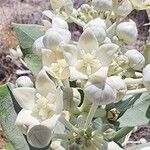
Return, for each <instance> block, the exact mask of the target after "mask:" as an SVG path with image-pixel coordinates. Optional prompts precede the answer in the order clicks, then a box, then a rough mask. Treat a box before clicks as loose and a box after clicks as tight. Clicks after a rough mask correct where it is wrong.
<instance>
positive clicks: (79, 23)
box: [70, 16, 85, 27]
mask: <svg viewBox="0 0 150 150" xmlns="http://www.w3.org/2000/svg"><path fill="white" fill-rule="evenodd" d="M70 20H71V21H73V22H74V23H76V24H77V25H79V26H81V27H84V26H85V23H84V22H83V21H80V20H78V19H76V18H74V17H73V16H70Z"/></svg>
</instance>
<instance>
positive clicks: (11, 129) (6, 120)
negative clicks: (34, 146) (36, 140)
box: [0, 85, 29, 150]
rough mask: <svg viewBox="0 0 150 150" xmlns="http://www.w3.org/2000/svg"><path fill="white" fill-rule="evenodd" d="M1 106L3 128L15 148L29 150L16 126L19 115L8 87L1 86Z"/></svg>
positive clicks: (0, 120) (0, 116)
mask: <svg viewBox="0 0 150 150" xmlns="http://www.w3.org/2000/svg"><path fill="white" fill-rule="evenodd" d="M0 106H1V107H0V122H1V126H2V129H3V130H4V132H5V134H6V137H7V138H8V140H9V141H10V142H11V144H12V146H13V148H14V149H15V150H29V147H28V144H27V142H26V140H25V138H24V136H23V134H22V133H21V131H20V130H19V129H18V128H17V127H16V126H15V120H16V117H17V114H16V112H15V110H14V106H13V102H12V100H11V96H10V94H9V90H8V88H7V85H3V86H0Z"/></svg>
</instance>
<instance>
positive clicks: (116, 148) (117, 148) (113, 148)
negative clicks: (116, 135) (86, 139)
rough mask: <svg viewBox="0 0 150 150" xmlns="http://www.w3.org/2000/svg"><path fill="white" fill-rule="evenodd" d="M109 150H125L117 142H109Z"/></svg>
mask: <svg viewBox="0 0 150 150" xmlns="http://www.w3.org/2000/svg"><path fill="white" fill-rule="evenodd" d="M107 150H123V149H122V148H121V147H120V146H119V145H118V144H116V143H115V142H113V141H112V142H109V143H108V148H107Z"/></svg>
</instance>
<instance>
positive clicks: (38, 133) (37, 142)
mask: <svg viewBox="0 0 150 150" xmlns="http://www.w3.org/2000/svg"><path fill="white" fill-rule="evenodd" d="M27 140H28V142H29V143H30V144H31V145H32V146H33V147H36V148H44V147H46V146H47V145H48V144H49V143H50V140H51V130H50V129H49V128H48V127H47V126H44V125H35V126H33V127H32V128H31V129H29V131H28V133H27Z"/></svg>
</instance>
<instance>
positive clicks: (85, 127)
mask: <svg viewBox="0 0 150 150" xmlns="http://www.w3.org/2000/svg"><path fill="white" fill-rule="evenodd" d="M97 108H98V105H96V104H94V103H93V104H92V106H91V108H90V112H89V113H88V116H87V119H86V122H85V125H84V129H87V128H88V127H89V125H90V123H91V121H92V119H93V117H94V115H95V112H96V110H97Z"/></svg>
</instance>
